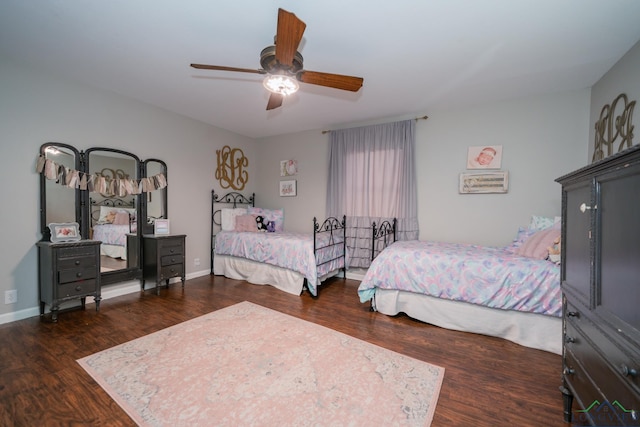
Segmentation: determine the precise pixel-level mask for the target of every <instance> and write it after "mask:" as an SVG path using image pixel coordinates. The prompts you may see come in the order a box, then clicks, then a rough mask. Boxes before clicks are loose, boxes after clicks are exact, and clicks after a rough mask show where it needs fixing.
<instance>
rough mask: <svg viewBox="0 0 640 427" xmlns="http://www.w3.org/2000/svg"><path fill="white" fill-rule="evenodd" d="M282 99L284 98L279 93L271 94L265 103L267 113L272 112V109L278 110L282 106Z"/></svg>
mask: <svg viewBox="0 0 640 427" xmlns="http://www.w3.org/2000/svg"><path fill="white" fill-rule="evenodd" d="M283 98H284V95H281V94H279V93H272V94H271V95H270V96H269V102H268V103H267V111H268V110H273V109H274V108H278V107H280V106H282V99H283Z"/></svg>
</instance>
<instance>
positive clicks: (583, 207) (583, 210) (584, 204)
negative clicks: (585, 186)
mask: <svg viewBox="0 0 640 427" xmlns="http://www.w3.org/2000/svg"><path fill="white" fill-rule="evenodd" d="M589 209H591V206H589V205H587V204H586V203H583V204H581V205H580V212H582V213H585V212H586V211H588V210H589Z"/></svg>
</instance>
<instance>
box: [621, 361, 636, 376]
mask: <svg viewBox="0 0 640 427" xmlns="http://www.w3.org/2000/svg"><path fill="white" fill-rule="evenodd" d="M620 373H622V375H624V376H625V377H637V376H638V370H637V369H633V368H630V367H628V366H627V365H625V364H624V363H623V364H622V365H620Z"/></svg>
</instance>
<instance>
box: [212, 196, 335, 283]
mask: <svg viewBox="0 0 640 427" xmlns="http://www.w3.org/2000/svg"><path fill="white" fill-rule="evenodd" d="M255 200H256V195H255V193H253V194H251V196H249V197H247V196H244V195H243V194H240V193H238V192H235V191H231V192H229V193H227V194H225V195H223V196H220V195H218V194H216V192H215V190H211V274H213V257H214V253H215V236H216V234H217V233H215V226H218V227H220V226H221V219H220V220H218V221H216V214H218V215H219V213H220V212H221V209H222V208H220V209H217V210H216V204H227V205H231V206H232V207H233V208H236V207H238V205H247V206H249V205H250V206H255ZM346 223H347V217H346V215H343V216H342V221H340V220H339V219H338V218H336V217H328V218H327V219H325V220H324V221H323V222H322V223H321V224H320V223H318V220H317V219H316V217H314V218H313V256H314V258H315V259H316V260H317V259H318V256H317V254H318V252H319V251H321V250H330V249H331V248H332V247H334V246H337V245H341V246H342V254H341V255H339V256H337V257H334V258H332V259H329V260H327V261H324V262H322V263H320V264H316V268H317V267H319V266H321V265H324V264H327V263H329V262H331V261H334V260H336V259H339V258H343V259H344V261H343V264H342V265H343V267H342V272H343V275H344V277H345V278H346V274H347V256H346V255H347V225H346ZM339 230H342V233H341V235H342V241H341V242H340V241H339V240H338V239H337V236H338V234H337V233H338V232H339ZM323 233H329V240H328V243H327V245H325V246H320V247H319V246H318V236H319V235H321V234H323ZM304 289H307V290H308V289H309V288H308V285H307V279H304V284H303V290H304Z"/></svg>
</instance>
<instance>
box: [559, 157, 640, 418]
mask: <svg viewBox="0 0 640 427" xmlns="http://www.w3.org/2000/svg"><path fill="white" fill-rule="evenodd" d="M556 181H557V182H559V183H560V184H562V269H561V271H562V273H561V280H562V290H563V299H564V301H563V302H564V310H563V311H564V312H563V323H564V327H563V331H564V332H563V333H564V337H563V338H564V345H563V372H562V378H563V385H562V387H561V391H562V393H563V397H564V408H565V420H566V421H572V422H573V423H575V424H577V425H598V426H604V425H606V426H613V425H616V426H618V425H622V426H640V376H639V374H638V372H639V371H640V146H635V147H632V148H629V149H627V150H625V151H622V152H620V153H618V154H615V155H612V156H610V157H608V158H605V159H604V160H600V161H598V162H596V163H593V164H591V165H589V166H587V167H584V168H582V169H579V170H577V171H575V172H573V173H570V174H568V175H565V176H562V177H560V178H558V179H557V180H556ZM574 403H575V404H574ZM572 404H573V407H572ZM576 404H577V405H576Z"/></svg>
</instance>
